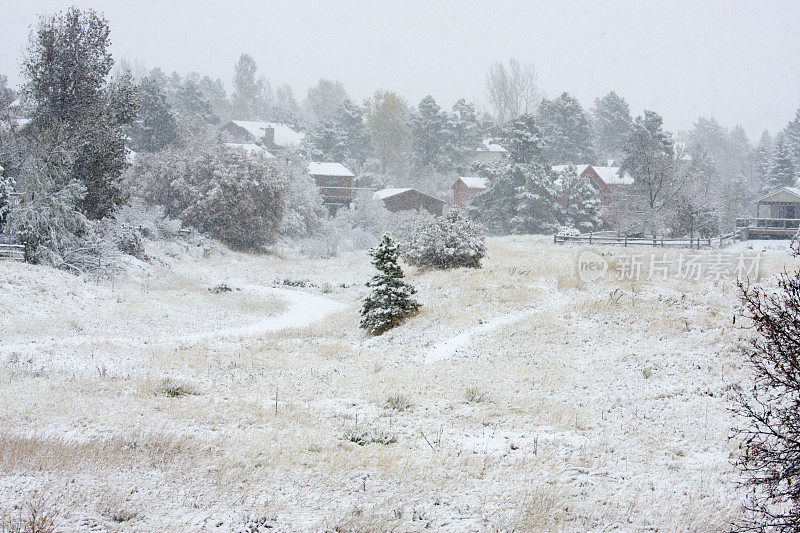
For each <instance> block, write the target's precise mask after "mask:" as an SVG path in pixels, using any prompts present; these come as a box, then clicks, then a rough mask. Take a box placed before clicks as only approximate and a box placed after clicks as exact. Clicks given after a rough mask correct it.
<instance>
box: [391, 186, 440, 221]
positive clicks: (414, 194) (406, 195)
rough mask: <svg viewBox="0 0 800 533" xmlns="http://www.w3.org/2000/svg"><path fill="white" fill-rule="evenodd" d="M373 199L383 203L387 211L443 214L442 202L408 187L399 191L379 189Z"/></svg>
mask: <svg viewBox="0 0 800 533" xmlns="http://www.w3.org/2000/svg"><path fill="white" fill-rule="evenodd" d="M375 198H377V199H378V200H381V201H382V202H383V206H384V207H385V208H386V209H388V210H389V211H391V212H393V213H396V212H398V211H412V210H423V209H424V210H425V211H427V212H428V213H430V214H432V215H437V216H438V215H441V214H442V213H443V212H444V200H440V199H438V198H436V197H435V196H431V195H430V194H426V193H424V192H422V191H420V190H417V189H413V188H410V187H405V188H399V189H381V190H379V191H376V192H375Z"/></svg>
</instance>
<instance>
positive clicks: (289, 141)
mask: <svg viewBox="0 0 800 533" xmlns="http://www.w3.org/2000/svg"><path fill="white" fill-rule="evenodd" d="M231 122H233V123H234V124H236V125H237V126H239V127H240V128H244V129H245V130H247V132H248V133H250V135H252V136H253V137H256V138H257V139H263V138H264V134H265V132H266V130H267V128H272V129H274V130H275V144H277V145H278V146H300V143H301V142H302V141H303V138H304V137H305V135H304V134H302V133H300V132H297V131H294V130H293V129H292V128H290V127H289V126H287V125H286V124H281V123H280V122H260V121H255V120H231Z"/></svg>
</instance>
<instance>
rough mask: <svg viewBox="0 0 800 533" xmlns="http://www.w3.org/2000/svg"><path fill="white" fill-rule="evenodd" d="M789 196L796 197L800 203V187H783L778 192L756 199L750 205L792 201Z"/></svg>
mask: <svg viewBox="0 0 800 533" xmlns="http://www.w3.org/2000/svg"><path fill="white" fill-rule="evenodd" d="M789 195H791V196H794V197H795V198H797V200H798V201H800V187H781V188H780V189H778V190H777V191H772V192H771V193H769V194H765V195H764V196H762V197H761V198H756V199H755V200H753V201H752V202H750V203H751V204H757V203H759V202H763V201H765V200H772V201H774V202H785V201H791V199H790V196H789Z"/></svg>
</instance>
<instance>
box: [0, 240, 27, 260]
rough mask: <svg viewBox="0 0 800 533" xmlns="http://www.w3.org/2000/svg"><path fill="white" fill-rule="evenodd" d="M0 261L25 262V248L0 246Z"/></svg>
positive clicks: (20, 246) (17, 245) (21, 246)
mask: <svg viewBox="0 0 800 533" xmlns="http://www.w3.org/2000/svg"><path fill="white" fill-rule="evenodd" d="M0 259H13V260H15V261H25V246H24V245H22V244H0Z"/></svg>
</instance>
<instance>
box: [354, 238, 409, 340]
mask: <svg viewBox="0 0 800 533" xmlns="http://www.w3.org/2000/svg"><path fill="white" fill-rule="evenodd" d="M369 255H370V256H372V264H373V266H375V268H377V269H378V272H379V273H378V274H377V275H375V276H374V277H373V278H372V279H371V280H370V281H368V282H367V287H369V288H371V289H372V294H370V295H369V296H368V297H366V298H365V299H364V306H363V307H362V308H361V317H362V318H361V328H363V329H365V330H367V331H369V332H371V333H373V334H375V335H380V334H381V333H383V332H385V331H387V330H389V329H391V328H393V327H395V326H397V325H399V324H400V323H401V322H402V321H403V320H405V318H407V317H408V316H411V315H412V314H414V313H416V312H417V310H419V308H420V304H419V302H417V301H416V300H414V299H412V298H411V296H412V295H413V294H415V293H416V292H417V291H416V289H414V287H412V286H411V285H409V284H408V283H405V282H404V281H403V270H402V269H401V268H400V265H399V264H398V263H397V260H398V257H399V255H400V254H399V251H398V246H397V244H396V243H395V242H394V241H392V239H390V238H389V237H388V236H387V235H384V236H383V238H382V239H381V242H380V243H378V245H377V246H374V247H373V248H370V250H369Z"/></svg>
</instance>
